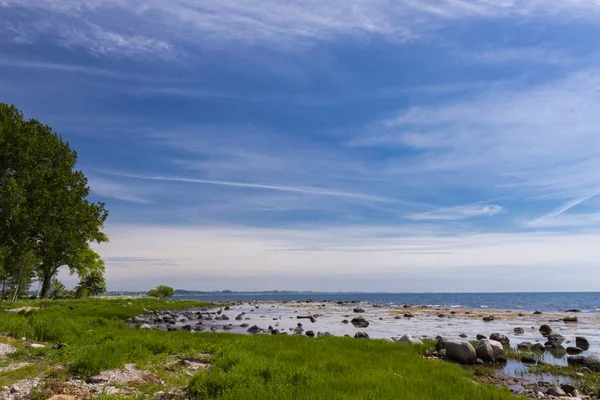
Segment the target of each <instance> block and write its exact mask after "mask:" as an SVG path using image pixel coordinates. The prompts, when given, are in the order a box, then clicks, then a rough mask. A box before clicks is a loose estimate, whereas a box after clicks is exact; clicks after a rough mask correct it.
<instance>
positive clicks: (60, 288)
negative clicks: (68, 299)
mask: <svg viewBox="0 0 600 400" xmlns="http://www.w3.org/2000/svg"><path fill="white" fill-rule="evenodd" d="M66 290H67V288H66V287H65V285H63V283H62V282H61V281H59V280H58V279H56V278H54V279H52V282H50V297H52V298H53V299H59V298H61V297H63V294H64V292H65V291H66Z"/></svg>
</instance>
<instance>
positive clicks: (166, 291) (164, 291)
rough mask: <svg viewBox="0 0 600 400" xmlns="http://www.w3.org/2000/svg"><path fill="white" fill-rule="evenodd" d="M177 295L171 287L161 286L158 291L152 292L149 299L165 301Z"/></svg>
mask: <svg viewBox="0 0 600 400" xmlns="http://www.w3.org/2000/svg"><path fill="white" fill-rule="evenodd" d="M174 294H175V290H174V289H173V288H172V287H170V286H164V285H160V286H157V287H156V289H152V290H150V291H149V292H148V293H147V295H148V296H149V297H156V298H158V299H164V298H165V297H171V296H173V295H174Z"/></svg>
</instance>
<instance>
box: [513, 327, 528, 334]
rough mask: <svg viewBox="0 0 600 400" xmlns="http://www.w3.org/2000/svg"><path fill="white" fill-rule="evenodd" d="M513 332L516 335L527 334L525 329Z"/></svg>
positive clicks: (516, 329)
mask: <svg viewBox="0 0 600 400" xmlns="http://www.w3.org/2000/svg"><path fill="white" fill-rule="evenodd" d="M513 332H514V333H515V335H522V334H524V333H525V329H523V328H519V327H517V328H515V329H513Z"/></svg>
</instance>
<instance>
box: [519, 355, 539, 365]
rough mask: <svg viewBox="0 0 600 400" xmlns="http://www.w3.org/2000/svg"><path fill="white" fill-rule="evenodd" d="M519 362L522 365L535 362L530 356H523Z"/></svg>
mask: <svg viewBox="0 0 600 400" xmlns="http://www.w3.org/2000/svg"><path fill="white" fill-rule="evenodd" d="M521 362H522V363H523V364H535V363H536V362H537V361H536V360H535V358H533V357H531V356H523V357H521Z"/></svg>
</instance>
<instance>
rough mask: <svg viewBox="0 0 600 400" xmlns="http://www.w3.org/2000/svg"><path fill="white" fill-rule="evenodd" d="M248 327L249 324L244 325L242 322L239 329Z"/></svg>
mask: <svg viewBox="0 0 600 400" xmlns="http://www.w3.org/2000/svg"><path fill="white" fill-rule="evenodd" d="M249 326H250V324H247V323H245V322H244V323H243V324H241V325H240V327H241V328H247V327H249Z"/></svg>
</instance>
